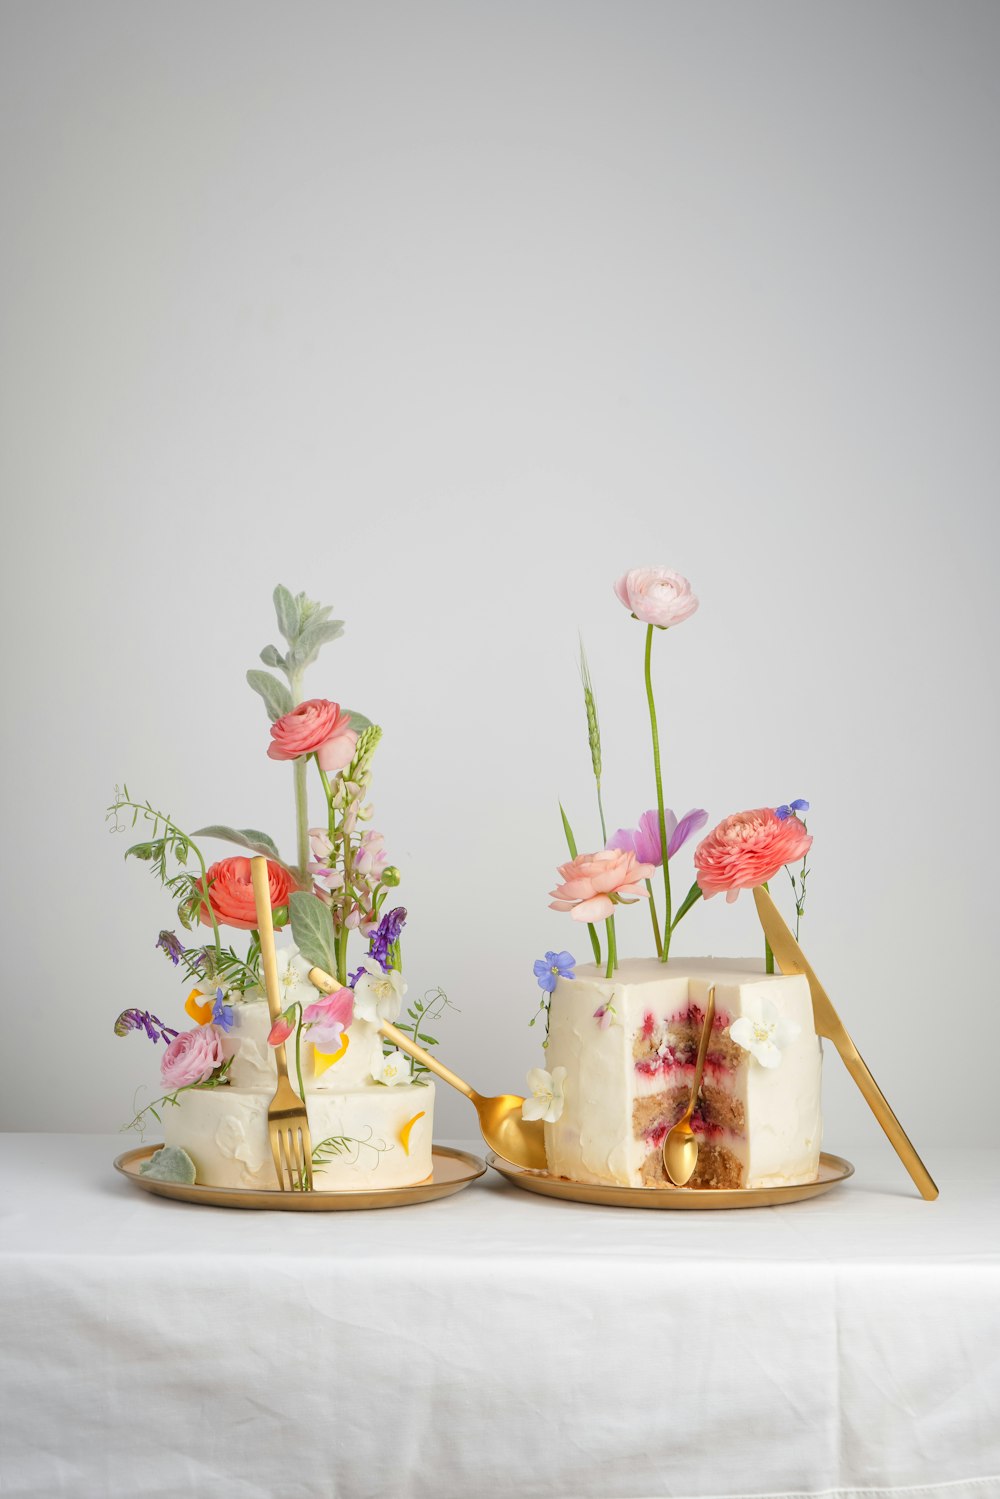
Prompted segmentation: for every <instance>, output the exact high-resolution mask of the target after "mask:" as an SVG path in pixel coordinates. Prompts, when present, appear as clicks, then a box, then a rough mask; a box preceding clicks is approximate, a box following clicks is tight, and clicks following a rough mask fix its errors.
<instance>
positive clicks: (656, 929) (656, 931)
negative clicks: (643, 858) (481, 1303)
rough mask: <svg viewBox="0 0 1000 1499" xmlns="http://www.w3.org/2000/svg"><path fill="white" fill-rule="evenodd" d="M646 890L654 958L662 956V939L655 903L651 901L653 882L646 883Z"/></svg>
mask: <svg viewBox="0 0 1000 1499" xmlns="http://www.w3.org/2000/svg"><path fill="white" fill-rule="evenodd" d="M646 889H647V890H648V891H649V919H650V921H651V922H652V923H653V941H654V942H655V943H656V956H657V957H658V958H661V957H662V956H663V939H662V938H661V937H660V923H659V920H658V919H657V915H656V902H655V900H654V899H653V882H652V880H647V881H646Z"/></svg>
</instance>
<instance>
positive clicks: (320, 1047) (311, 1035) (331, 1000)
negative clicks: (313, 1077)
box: [302, 989, 354, 1056]
mask: <svg viewBox="0 0 1000 1499" xmlns="http://www.w3.org/2000/svg"><path fill="white" fill-rule="evenodd" d="M353 1019H354V991H353V989H338V990H337V992H336V994H327V995H325V996H324V998H323V999H317V1000H316V1002H315V1003H314V1004H311V1005H306V1007H305V1009H304V1010H303V1011H302V1025H303V1029H304V1030H306V1031H307V1032H308V1039H309V1040H310V1041H311V1042H312V1044H313V1045H314V1046H315V1048H316V1050H317V1051H320V1052H322V1053H323V1055H324V1056H328V1055H329V1054H330V1052H332V1051H336V1050H337V1049H338V1048H339V1046H340V1044H341V1041H342V1040H343V1036H344V1031H345V1030H346V1029H347V1027H348V1026H349V1025H350V1023H351V1021H352V1020H353Z"/></svg>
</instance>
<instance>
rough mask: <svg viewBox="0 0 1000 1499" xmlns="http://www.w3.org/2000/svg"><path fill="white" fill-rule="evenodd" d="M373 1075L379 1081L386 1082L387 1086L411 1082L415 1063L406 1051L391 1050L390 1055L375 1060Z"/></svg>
mask: <svg viewBox="0 0 1000 1499" xmlns="http://www.w3.org/2000/svg"><path fill="white" fill-rule="evenodd" d="M372 1077H373V1078H374V1079H375V1081H376V1082H377V1083H384V1084H385V1086H386V1087H387V1088H394V1087H395V1086H396V1084H397V1083H411V1082H412V1081H413V1063H412V1062H411V1061H410V1059H409V1057H408V1056H407V1055H406V1053H405V1052H403V1051H390V1052H389V1055H388V1056H385V1057H379V1058H378V1059H377V1061H375V1062H374V1064H373V1065H372Z"/></svg>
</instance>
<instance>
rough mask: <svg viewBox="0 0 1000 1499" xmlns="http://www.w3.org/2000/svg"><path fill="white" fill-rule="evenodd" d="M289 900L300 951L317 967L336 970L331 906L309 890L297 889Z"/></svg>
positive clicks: (295, 936)
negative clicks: (326, 904)
mask: <svg viewBox="0 0 1000 1499" xmlns="http://www.w3.org/2000/svg"><path fill="white" fill-rule="evenodd" d="M288 903H289V906H290V907H291V915H292V937H293V939H294V941H295V946H296V947H297V948H298V950H299V952H300V953H301V954H302V956H303V957H304V958H305V960H306V962H307V963H310V964H312V966H313V967H314V968H325V969H326V971H327V973H336V971H337V954H336V952H335V950H334V946H333V919H332V917H331V915H330V908H329V906H325V905H324V904H323V902H322V901H321V900H320V899H319V897H318V896H316V895H312V894H310V892H309V891H307V890H293V891H292V893H291V896H290V897H289V902H288Z"/></svg>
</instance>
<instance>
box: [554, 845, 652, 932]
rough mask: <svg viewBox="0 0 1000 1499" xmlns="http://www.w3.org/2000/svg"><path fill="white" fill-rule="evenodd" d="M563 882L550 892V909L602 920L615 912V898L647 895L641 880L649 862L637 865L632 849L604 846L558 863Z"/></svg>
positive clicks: (649, 872) (579, 918)
mask: <svg viewBox="0 0 1000 1499" xmlns="http://www.w3.org/2000/svg"><path fill="white" fill-rule="evenodd" d="M559 873H560V874H561V875H562V879H563V883H562V884H561V885H557V886H556V888H555V889H554V890H550V891H549V894H550V895H552V896H553V897H554V899H553V900H551V901H550V902H549V905H550V907H551V909H552V910H553V911H569V913H570V915H571V916H572V917H573V920H574V921H603V920H605V918H606V917H608V916H613V915H614V910H615V906H616V904H617V902H618V899H621V898H623V897H624V898H625V899H630V898H631V899H635V898H637V897H642V899H644V900H645V899H648V898H649V892H648V891H647V890H645V889H644V888H643V886H642V884H641V883H640V881H642V880H648V879H649V878H650V876H651V875H652V873H653V866H652V864H640V863H639V861H638V859H637V858H636V856H635V854H634V852H633V851H632V850H631V849H621V848H603V849H600V850H599V851H598V852H597V853H596V854H577V856H576V858H575V859H573V860H572V861H571V862H570V863H569V864H560V865H559Z"/></svg>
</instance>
